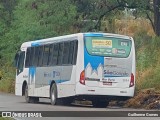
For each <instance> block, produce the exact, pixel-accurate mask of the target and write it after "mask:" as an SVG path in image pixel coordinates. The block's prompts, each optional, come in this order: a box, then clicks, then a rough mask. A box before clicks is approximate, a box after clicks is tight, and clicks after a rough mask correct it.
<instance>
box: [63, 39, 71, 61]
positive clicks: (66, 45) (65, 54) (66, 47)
mask: <svg viewBox="0 0 160 120" xmlns="http://www.w3.org/2000/svg"><path fill="white" fill-rule="evenodd" d="M69 48H70V42H64V49H63V59H62V64H69V54H70V53H69V52H70V51H69Z"/></svg>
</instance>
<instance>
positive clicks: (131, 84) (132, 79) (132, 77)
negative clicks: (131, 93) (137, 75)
mask: <svg viewBox="0 0 160 120" xmlns="http://www.w3.org/2000/svg"><path fill="white" fill-rule="evenodd" d="M133 86H134V75H133V73H131V80H130V85H129V87H133Z"/></svg>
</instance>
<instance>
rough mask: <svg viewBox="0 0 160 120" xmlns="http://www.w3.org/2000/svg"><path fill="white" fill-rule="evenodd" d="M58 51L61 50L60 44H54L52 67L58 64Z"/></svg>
mask: <svg viewBox="0 0 160 120" xmlns="http://www.w3.org/2000/svg"><path fill="white" fill-rule="evenodd" d="M58 50H59V43H55V44H53V56H52V65H57V64H58Z"/></svg>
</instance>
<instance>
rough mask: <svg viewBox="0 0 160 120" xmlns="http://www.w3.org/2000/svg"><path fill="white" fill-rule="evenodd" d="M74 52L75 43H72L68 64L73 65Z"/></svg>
mask: <svg viewBox="0 0 160 120" xmlns="http://www.w3.org/2000/svg"><path fill="white" fill-rule="evenodd" d="M73 52H74V41H71V42H70V47H69V58H68V63H69V64H72V61H73Z"/></svg>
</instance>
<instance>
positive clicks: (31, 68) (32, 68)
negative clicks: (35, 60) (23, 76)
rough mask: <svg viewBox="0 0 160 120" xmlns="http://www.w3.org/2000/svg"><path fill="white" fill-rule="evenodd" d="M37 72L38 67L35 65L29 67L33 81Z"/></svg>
mask: <svg viewBox="0 0 160 120" xmlns="http://www.w3.org/2000/svg"><path fill="white" fill-rule="evenodd" d="M35 73H36V68H35V67H30V68H29V76H30V75H31V81H32V80H33V78H34V76H35Z"/></svg>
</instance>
